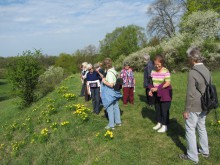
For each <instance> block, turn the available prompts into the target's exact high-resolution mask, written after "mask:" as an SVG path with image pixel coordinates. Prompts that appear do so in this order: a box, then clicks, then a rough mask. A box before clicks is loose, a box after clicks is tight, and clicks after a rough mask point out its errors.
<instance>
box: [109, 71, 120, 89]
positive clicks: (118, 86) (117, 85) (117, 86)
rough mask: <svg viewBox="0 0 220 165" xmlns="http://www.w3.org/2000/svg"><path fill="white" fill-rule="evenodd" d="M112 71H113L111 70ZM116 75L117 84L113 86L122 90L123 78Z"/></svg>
mask: <svg viewBox="0 0 220 165" xmlns="http://www.w3.org/2000/svg"><path fill="white" fill-rule="evenodd" d="M110 72H112V71H110ZM112 73H113V72H112ZM113 74H114V73H113ZM114 75H115V74H114ZM115 77H116V82H115V85H114V86H113V88H114V90H115V91H120V89H121V88H122V84H123V80H122V78H120V77H117V76H116V75H115Z"/></svg>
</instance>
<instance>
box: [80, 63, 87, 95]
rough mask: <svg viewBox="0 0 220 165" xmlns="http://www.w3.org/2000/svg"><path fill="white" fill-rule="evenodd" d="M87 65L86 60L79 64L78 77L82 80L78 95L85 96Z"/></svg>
mask: <svg viewBox="0 0 220 165" xmlns="http://www.w3.org/2000/svg"><path fill="white" fill-rule="evenodd" d="M87 65H88V63H87V62H83V63H82V65H81V70H82V71H81V76H80V79H81V82H82V88H81V92H80V95H79V96H80V97H83V96H85V89H86V74H87Z"/></svg>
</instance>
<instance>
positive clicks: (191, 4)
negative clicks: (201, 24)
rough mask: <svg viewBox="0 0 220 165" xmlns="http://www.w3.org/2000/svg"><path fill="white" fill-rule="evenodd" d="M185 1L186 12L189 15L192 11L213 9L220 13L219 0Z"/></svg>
mask: <svg viewBox="0 0 220 165" xmlns="http://www.w3.org/2000/svg"><path fill="white" fill-rule="evenodd" d="M182 1H184V3H185V8H186V10H187V11H186V13H185V14H184V15H185V16H186V15H189V14H191V13H192V12H197V11H207V10H213V11H215V12H217V13H220V1H219V0H182Z"/></svg>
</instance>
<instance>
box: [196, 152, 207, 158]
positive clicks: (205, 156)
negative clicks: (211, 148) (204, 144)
mask: <svg viewBox="0 0 220 165" xmlns="http://www.w3.org/2000/svg"><path fill="white" fill-rule="evenodd" d="M198 154H199V155H202V156H203V157H204V158H208V157H209V154H203V153H201V152H200V151H198Z"/></svg>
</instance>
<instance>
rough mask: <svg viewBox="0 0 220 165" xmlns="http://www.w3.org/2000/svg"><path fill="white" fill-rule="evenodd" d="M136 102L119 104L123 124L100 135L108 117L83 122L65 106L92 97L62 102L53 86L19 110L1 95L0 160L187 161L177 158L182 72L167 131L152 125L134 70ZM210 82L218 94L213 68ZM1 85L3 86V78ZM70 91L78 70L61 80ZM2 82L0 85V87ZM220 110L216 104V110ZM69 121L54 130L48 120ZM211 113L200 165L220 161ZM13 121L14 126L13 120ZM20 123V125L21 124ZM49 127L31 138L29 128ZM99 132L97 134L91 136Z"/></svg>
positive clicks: (218, 129) (76, 87)
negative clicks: (43, 135) (41, 137)
mask: <svg viewBox="0 0 220 165" xmlns="http://www.w3.org/2000/svg"><path fill="white" fill-rule="evenodd" d="M135 76H136V82H137V86H136V92H135V105H134V106H128V107H124V106H123V105H122V102H121V101H120V107H121V109H122V110H123V111H124V113H123V116H122V127H117V128H116V129H115V130H114V131H113V133H114V138H113V139H111V140H108V139H106V138H105V137H104V133H105V130H104V127H105V126H106V125H107V123H108V122H107V120H106V119H105V118H102V117H101V116H102V115H103V111H102V112H101V114H99V115H94V114H91V113H89V117H90V118H89V120H88V121H82V120H80V119H79V118H78V117H76V115H74V114H73V112H72V111H69V110H67V109H66V107H65V106H66V105H69V104H76V103H80V104H84V105H85V106H86V107H88V108H92V107H91V106H92V105H91V101H90V102H86V103H85V102H84V98H82V97H80V98H77V99H76V100H74V101H66V100H65V99H64V98H63V97H62V95H63V94H62V93H58V89H56V90H55V91H54V92H52V93H50V94H48V95H47V96H45V98H43V99H41V100H39V101H38V102H37V103H35V104H33V105H32V106H31V107H30V108H26V109H19V108H18V106H17V105H16V104H15V103H16V102H17V100H16V99H15V98H13V99H5V100H1V101H0V124H1V126H3V127H1V128H0V134H1V136H0V144H4V147H1V149H0V164H22V165H23V164H74V165H77V164H85V165H90V164H95V165H103V164H116V165H120V164H122V165H124V164H131V165H133V164H135V165H136V164H141V165H146V164H150V165H151V164H167V165H170V164H185V165H187V164H191V163H190V162H187V161H182V160H180V159H179V158H178V153H183V152H184V151H185V150H186V141H185V137H184V134H185V131H184V120H183V118H182V112H183V110H184V103H185V93H186V85H187V84H186V81H187V74H186V73H178V74H172V85H173V92H174V94H173V96H174V97H173V101H172V106H171V110H170V118H171V123H170V128H169V130H168V132H167V133H165V134H159V133H157V132H155V131H154V130H153V129H152V127H153V126H154V125H155V111H154V109H153V108H152V107H149V106H147V105H146V103H145V90H144V88H143V87H142V84H143V74H142V73H136V74H135ZM213 78H214V82H216V83H215V84H216V86H217V89H218V95H219V96H220V93H219V92H220V91H219V89H220V76H219V73H218V72H215V73H213ZM4 85H7V83H5V84H4ZM62 86H65V87H68V88H69V89H68V91H69V92H73V93H74V94H76V95H78V94H79V93H80V90H81V84H80V80H79V78H78V75H74V76H72V77H70V78H68V79H66V80H64V81H63V82H62ZM4 88H5V87H4V86H3V85H2V84H1V85H0V92H1V93H2V92H4V90H5V89H6V88H5V89H4ZM47 105H54V107H55V110H56V111H57V113H55V114H52V115H48V116H46V115H45V114H43V112H45V111H46V110H47ZM218 112H219V109H218ZM48 120H49V122H48ZM63 121H69V122H70V124H69V125H68V127H65V128H63V127H62V126H59V127H58V129H57V130H56V131H54V130H53V129H51V128H50V126H51V125H52V123H53V122H57V123H61V122H63ZM214 121H215V118H214V113H213V112H211V113H210V114H209V116H208V117H207V130H208V136H209V145H210V154H211V157H210V158H209V159H205V158H203V157H201V156H200V163H201V164H210V165H211V164H218V162H220V150H219V146H220V140H219V136H220V125H217V124H215V125H213V123H214ZM15 122H16V123H17V127H15V129H14V130H12V129H11V127H10V126H12V124H13V123H15ZM23 123H25V124H26V125H25V126H22V124H23ZM43 128H48V130H49V132H50V136H49V139H48V141H47V142H40V141H37V140H36V141H35V142H34V143H31V142H32V139H34V136H35V134H34V132H35V133H38V134H39V133H40V131H41V130H42V129H43ZM97 133H99V136H96V135H97ZM15 142H23V143H22V144H21V145H20V146H19V147H20V148H19V149H18V151H17V152H15V151H13V150H12V143H15Z"/></svg>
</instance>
